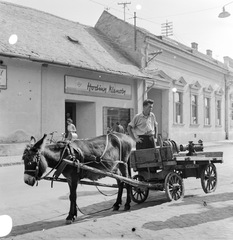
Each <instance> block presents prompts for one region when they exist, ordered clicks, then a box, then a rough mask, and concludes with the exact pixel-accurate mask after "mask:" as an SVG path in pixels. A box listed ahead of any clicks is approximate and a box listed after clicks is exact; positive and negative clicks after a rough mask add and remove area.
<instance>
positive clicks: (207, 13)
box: [4, 0, 233, 62]
mask: <svg viewBox="0 0 233 240" xmlns="http://www.w3.org/2000/svg"><path fill="white" fill-rule="evenodd" d="M4 1H5V2H11V3H15V4H19V5H23V6H27V7H30V8H34V9H38V10H41V11H44V12H47V13H51V14H53V15H56V16H59V17H62V18H65V19H68V20H71V21H74V22H79V23H80V24H84V25H88V26H92V27H94V26H95V24H96V22H97V21H98V19H99V17H100V16H101V14H102V12H103V11H104V10H107V11H109V13H111V14H112V15H114V16H116V17H118V18H120V19H123V20H124V19H125V21H127V22H129V23H131V24H134V18H133V17H134V13H135V14H136V25H137V26H138V27H142V28H144V29H146V30H148V31H149V32H151V33H152V34H155V35H161V34H162V24H165V23H166V22H171V23H172V25H173V27H172V32H173V35H172V36H169V37H170V38H172V39H174V40H176V41H178V42H181V43H183V44H185V45H187V46H191V43H192V42H196V43H198V50H199V51H200V52H202V53H204V54H205V53H206V50H207V49H210V50H212V52H213V58H215V59H217V60H219V61H221V62H223V57H224V56H229V57H231V58H232V59H233V1H229V0H228V1H227V0H4ZM122 3H127V4H125V5H124V4H122ZM225 5H226V6H225ZM124 6H125V8H124ZM223 6H225V10H226V11H228V12H229V13H231V16H230V17H228V18H218V15H219V13H220V12H221V11H222V8H223Z"/></svg>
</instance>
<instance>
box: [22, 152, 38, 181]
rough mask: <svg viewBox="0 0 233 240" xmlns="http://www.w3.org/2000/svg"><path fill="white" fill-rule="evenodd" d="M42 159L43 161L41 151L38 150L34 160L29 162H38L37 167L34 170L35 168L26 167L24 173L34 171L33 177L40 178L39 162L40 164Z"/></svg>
mask: <svg viewBox="0 0 233 240" xmlns="http://www.w3.org/2000/svg"><path fill="white" fill-rule="evenodd" d="M40 161H41V152H40V150H37V152H36V154H35V156H34V157H33V159H32V161H30V162H28V164H32V163H34V162H35V163H36V168H35V169H34V170H33V169H26V170H24V174H29V175H30V173H34V174H33V175H34V176H33V177H35V179H36V180H39V177H38V174H39V164H40Z"/></svg>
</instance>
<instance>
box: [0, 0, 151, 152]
mask: <svg viewBox="0 0 233 240" xmlns="http://www.w3.org/2000/svg"><path fill="white" fill-rule="evenodd" d="M0 5H1V6H0V18H1V21H2V22H3V23H4V24H2V26H1V32H4V33H5V34H3V35H1V36H0V73H1V76H0V143H1V144H0V145H1V146H0V154H5V155H6V154H9V153H8V152H7V151H5V150H4V148H2V150H1V147H2V146H3V145H4V144H11V143H24V142H27V141H28V140H29V139H30V137H31V136H35V137H36V138H37V139H38V138H40V137H41V136H43V134H48V133H51V132H54V131H56V134H55V135H54V137H55V139H61V134H62V133H64V132H65V131H66V127H67V125H66V119H67V118H68V117H69V118H72V120H73V122H74V124H75V125H76V127H77V131H78V136H79V138H90V137H95V136H97V135H101V134H106V133H107V132H108V131H111V130H112V129H113V130H114V128H115V124H116V122H121V124H122V125H123V126H124V128H125V129H126V127H127V124H128V122H129V121H130V119H131V118H132V116H133V115H134V113H135V111H137V105H138V103H139V105H141V103H142V101H143V97H144V90H145V80H146V79H150V77H149V76H147V74H145V73H142V72H141V71H139V69H138V67H137V66H136V65H135V64H134V63H133V62H131V61H129V60H128V59H127V58H125V56H124V55H122V54H121V52H119V51H118V50H117V49H116V48H114V46H112V44H111V43H109V42H108V41H106V39H105V36H104V35H103V34H101V33H100V32H98V31H97V30H96V29H95V28H93V27H89V26H85V25H82V24H79V23H74V22H71V21H68V20H66V19H61V18H59V17H56V16H53V15H51V14H47V13H44V12H40V11H37V10H34V9H30V8H25V7H22V6H18V5H14V4H10V3H3V2H1V3H0ZM13 33H14V34H15V35H17V37H18V41H17V42H16V43H15V44H10V43H9V42H8V40H9V37H10V36H12V34H13ZM4 151H5V152H4Z"/></svg>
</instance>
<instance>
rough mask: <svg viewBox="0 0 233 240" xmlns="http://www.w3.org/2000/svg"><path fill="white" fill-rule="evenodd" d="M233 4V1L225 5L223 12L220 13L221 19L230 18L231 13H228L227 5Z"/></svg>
mask: <svg viewBox="0 0 233 240" xmlns="http://www.w3.org/2000/svg"><path fill="white" fill-rule="evenodd" d="M231 3H233V1H232V2H229V3H227V4H225V5H224V6H223V8H222V12H221V13H219V15H218V17H219V18H226V17H229V16H230V15H231V14H230V13H229V12H227V11H226V10H225V6H227V5H229V4H231Z"/></svg>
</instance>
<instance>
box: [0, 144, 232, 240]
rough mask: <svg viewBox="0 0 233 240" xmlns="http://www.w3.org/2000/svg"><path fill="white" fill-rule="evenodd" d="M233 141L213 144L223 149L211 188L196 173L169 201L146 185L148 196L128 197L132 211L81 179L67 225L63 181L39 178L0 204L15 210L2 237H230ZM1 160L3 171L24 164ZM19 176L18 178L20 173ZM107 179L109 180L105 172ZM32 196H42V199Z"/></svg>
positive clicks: (106, 190) (8, 209)
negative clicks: (115, 208) (117, 207)
mask: <svg viewBox="0 0 233 240" xmlns="http://www.w3.org/2000/svg"><path fill="white" fill-rule="evenodd" d="M231 147H232V145H230V144H229V145H228V146H224V147H223V148H221V147H219V148H218V147H217V149H218V151H224V159H225V163H224V164H218V165H217V164H216V167H217V170H218V176H219V181H218V187H217V190H216V191H215V192H214V193H211V194H205V193H204V192H203V190H202V188H201V184H200V180H199V179H195V178H188V179H184V186H185V197H184V199H183V200H180V201H177V202H168V201H167V199H166V197H165V193H164V192H156V191H150V193H149V197H148V199H147V200H146V201H145V202H144V203H142V204H136V203H132V207H131V210H130V211H128V212H125V211H123V210H122V209H123V206H122V209H120V210H119V211H118V212H113V211H112V210H111V209H110V208H111V206H112V205H113V203H114V200H115V198H116V195H113V196H104V195H102V194H100V193H99V192H98V191H97V189H96V188H95V187H93V186H86V185H85V186H84V185H82V186H80V187H79V189H78V207H79V208H80V210H81V212H79V213H78V215H79V216H78V219H77V220H76V221H75V222H74V223H73V224H71V225H65V221H64V220H65V218H66V215H67V212H68V206H69V200H68V187H67V185H66V184H63V183H55V186H54V188H53V189H49V190H47V191H46V190H44V189H45V184H47V185H48V182H46V183H45V182H41V183H39V185H41V186H39V187H38V188H32V189H35V190H24V194H27V191H28V192H29V191H32V195H31V197H28V198H27V199H25V198H24V196H23V195H22V196H21V195H20V194H19V195H17V196H18V199H17V202H15V205H13V204H12V203H14V201H15V200H14V199H11V198H10V199H9V202H8V203H5V204H6V206H2V205H0V212H3V211H5V213H4V212H3V214H6V213H7V214H8V215H10V216H14V218H13V225H14V227H13V230H12V232H11V234H10V235H9V236H7V237H5V238H4V239H23V240H27V239H28V240H29V239H30V240H31V239H35V240H37V239H40V240H41V239H45V240H47V239H48V240H51V239H62V240H66V239H67V240H68V239H69V240H71V239H156V240H157V239H158V240H160V239H164V240H166V239H169V240H170V239H185V240H186V239H195V240H196V239H198V240H201V239H204V240H205V239H206V240H208V239H224V240H225V239H232V235H233V188H232V184H233V180H232V170H233V159H232V156H231ZM208 150H209V149H208ZM212 151H217V150H216V148H213V150H212ZM17 162H19V163H20V161H17ZM4 166H6V167H5V171H9V169H10V168H20V169H21V170H22V167H23V166H22V165H19V164H17V165H13V167H8V166H7V165H5V164H4ZM17 171H18V170H17ZM20 174H21V173H20ZM3 175H4V174H3ZM7 175H9V173H7ZM19 179H20V181H22V176H20V178H19ZM16 180H17V179H16ZM105 181H111V180H109V179H107V178H106V180H105ZM113 182H114V183H115V181H113ZM40 187H41V188H40ZM103 189H104V193H107V194H114V193H115V192H116V189H112V188H110V189H106V188H101V190H103ZM19 190H20V191H21V189H19ZM41 190H42V192H41ZM9 191H10V190H9ZM51 191H53V192H52V193H51ZM22 194H23V193H22ZM26 196H30V195H26ZM33 196H41V199H38V197H33ZM124 200H125V199H123V204H124ZM3 202H4V201H3ZM11 202H12V203H11ZM25 202H26V203H25ZM38 203H39V204H38ZM0 204H1V203H0Z"/></svg>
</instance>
